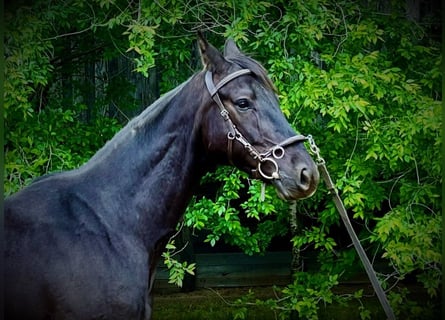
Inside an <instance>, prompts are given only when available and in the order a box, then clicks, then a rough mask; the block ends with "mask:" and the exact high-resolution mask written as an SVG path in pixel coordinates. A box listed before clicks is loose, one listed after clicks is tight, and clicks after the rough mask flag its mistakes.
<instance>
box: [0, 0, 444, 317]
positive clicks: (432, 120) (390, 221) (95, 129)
mask: <svg viewBox="0 0 445 320" xmlns="http://www.w3.org/2000/svg"><path fill="white" fill-rule="evenodd" d="M380 5H381V2H379V1H368V2H366V4H363V3H362V2H356V1H352V2H351V1H337V2H332V1H327V0H310V1H273V2H272V1H260V2H254V1H251V0H240V1H237V2H232V1H210V2H209V1H195V2H190V1H182V0H174V1H170V0H162V1H139V2H131V3H128V2H127V1H120V0H96V1H92V2H89V3H86V2H84V1H81V0H71V1H68V2H66V1H65V2H59V1H53V2H51V4H48V3H47V2H45V1H36V2H35V3H34V4H33V5H32V6H28V7H22V8H18V9H16V10H15V11H14V12H7V13H6V15H5V26H6V27H7V29H6V32H5V67H6V68H5V97H4V98H5V99H4V101H5V103H4V109H5V128H6V135H5V138H6V139H5V140H6V143H5V171H6V172H5V178H6V181H5V190H6V193H7V194H9V193H12V192H13V191H15V190H17V189H19V188H21V187H23V186H24V185H26V184H27V183H29V182H30V181H31V180H32V179H33V178H34V177H37V176H39V175H42V174H44V173H47V172H51V171H59V170H65V169H71V168H75V167H77V166H79V165H80V164H81V163H83V162H84V161H86V160H87V159H88V158H89V157H90V156H91V155H92V154H93V153H94V152H95V151H96V150H97V149H98V148H99V147H100V146H101V145H102V144H103V143H104V142H105V141H106V140H107V139H109V138H110V137H111V136H112V135H113V133H114V132H116V131H117V130H118V129H119V128H120V127H121V126H122V125H123V122H124V121H126V119H122V117H120V116H119V117H117V116H116V115H115V113H113V112H110V110H111V109H110V108H111V107H110V105H112V104H113V103H117V104H118V106H120V105H127V106H128V110H129V112H132V111H133V112H134V111H136V109H137V108H138V106H137V103H136V101H135V99H134V97H133V96H132V95H131V94H130V93H131V92H132V91H134V87H133V86H132V85H129V84H128V83H124V82H122V80H123V78H124V77H123V76H122V77H121V78H119V79H117V78H115V82H111V81H110V82H109V83H107V85H106V86H104V88H103V89H101V92H102V93H101V94H102V96H101V98H100V99H99V98H98V99H96V102H95V104H93V105H91V104H88V103H87V102H86V100H87V98H86V96H87V91H88V90H87V88H86V87H85V84H82V83H81V82H82V81H81V80H77V82H76V81H74V80H73V83H72V84H71V87H72V90H71V91H70V92H71V93H70V92H67V90H66V84H65V82H64V81H65V80H66V79H65V75H67V74H70V75H77V74H81V73H82V72H84V71H82V70H83V69H82V68H83V66H84V65H85V64H87V63H91V62H94V61H99V60H100V61H105V62H108V61H111V60H112V59H114V58H116V57H121V58H125V59H131V60H132V61H133V63H134V70H135V71H136V72H139V73H141V74H143V75H144V76H145V77H149V75H151V74H152V73H150V72H149V71H150V68H156V69H155V71H156V72H155V73H156V74H158V75H159V79H160V83H159V90H160V92H165V91H167V90H168V89H171V88H172V87H174V86H176V85H178V84H179V83H180V82H182V81H184V80H185V79H187V78H188V77H189V76H190V75H191V74H192V73H193V72H194V71H196V70H198V69H200V68H201V66H200V63H199V59H197V57H196V54H195V53H194V47H193V43H194V42H195V38H196V36H195V31H196V30H198V29H201V30H205V31H206V33H207V36H208V38H209V40H210V41H211V42H212V43H220V44H222V41H223V37H226V36H230V37H233V38H234V39H235V40H236V41H237V42H238V44H239V45H240V46H241V48H242V49H243V50H244V51H246V52H251V53H253V56H254V57H255V58H256V59H257V60H259V61H261V62H263V64H264V65H265V67H266V69H267V70H269V72H270V76H271V78H272V79H273V81H274V83H275V84H276V86H277V89H278V92H279V97H280V103H281V108H282V110H283V112H284V114H285V115H286V116H287V118H288V120H289V122H290V123H291V124H292V125H293V126H294V127H295V128H296V129H297V130H298V131H301V132H302V133H304V134H309V133H310V134H312V136H314V138H315V140H316V142H317V144H318V146H319V147H320V150H321V153H322V156H323V157H324V158H325V159H326V162H327V165H328V169H329V171H330V173H331V175H332V177H333V180H334V181H335V182H336V186H337V188H338V190H339V192H340V194H341V197H342V198H343V200H344V203H345V205H346V207H347V209H348V211H349V213H350V215H351V217H353V218H354V219H355V221H356V222H358V223H357V229H358V230H357V231H359V236H360V238H361V239H362V241H363V244H364V246H365V247H366V248H369V249H370V251H369V252H372V253H373V254H374V253H375V254H376V259H377V260H378V261H383V262H384V263H385V264H386V265H387V266H388V268H389V269H390V270H391V271H390V272H388V274H385V275H384V278H385V280H384V285H385V287H386V288H387V289H388V290H389V291H390V300H391V304H392V306H393V307H394V308H395V309H396V313H397V314H399V315H407V314H408V315H409V314H410V313H411V314H413V315H414V314H427V311H428V310H433V309H434V308H437V305H434V303H435V300H434V299H435V297H436V296H437V295H438V294H439V292H438V290H439V285H440V282H441V280H442V274H441V266H440V242H441V239H440V237H441V223H440V219H441V217H440V209H441V199H440V186H441V183H442V181H441V176H442V167H441V164H442V162H443V160H442V155H441V154H440V150H441V145H442V143H443V142H442V137H441V134H440V128H441V119H442V117H441V112H442V110H441V105H440V100H441V98H442V92H441V87H440V83H441V80H442V79H441V77H442V73H441V70H440V60H441V54H440V50H439V47H438V44H437V43H435V42H434V38H432V37H429V35H428V34H427V32H426V30H425V29H424V26H425V24H416V23H413V22H412V21H410V20H408V19H406V17H405V8H404V7H403V6H402V5H398V4H397V3H396V2H391V10H390V13H388V12H386V13H385V14H381V12H379V10H380ZM73 17H75V18H73ZM67 47H69V48H72V51H71V52H70V53H71V55H67V52H66V48H67ZM72 78H75V77H74V76H73V77H72ZM99 91H100V90H99ZM73 97H75V98H73ZM120 113H122V112H120ZM108 115H112V116H114V118H113V117H109V116H108ZM202 183H203V184H204V185H206V186H216V187H217V189H218V190H217V192H216V193H215V194H205V195H199V196H197V197H195V198H194V199H193V201H192V203H191V204H190V206H189V207H188V209H187V212H186V214H185V217H184V223H185V224H186V225H187V226H188V227H191V228H193V229H195V230H202V231H205V232H206V234H207V238H206V241H207V242H208V243H210V244H211V245H212V246H214V245H216V243H217V242H218V241H225V242H227V243H229V244H231V245H235V246H238V247H239V248H241V249H242V250H243V251H244V252H246V253H248V254H256V253H261V252H264V250H267V248H268V246H269V245H270V242H271V240H272V239H273V238H274V237H276V236H282V235H284V234H286V233H287V232H288V231H289V229H288V212H289V207H288V204H287V203H285V202H283V201H281V200H279V199H277V197H276V196H275V193H274V191H273V190H272V188H271V187H267V188H266V190H265V194H264V195H265V200H264V201H261V198H262V188H261V184H260V183H259V182H257V181H252V180H250V179H248V177H247V176H246V175H245V174H244V173H241V172H239V171H238V170H234V169H231V168H220V169H218V170H217V171H216V172H214V173H211V174H209V175H207V176H206V177H205V178H204V179H203V182H202ZM297 212H298V214H299V215H300V216H302V217H303V218H304V221H305V225H304V228H303V229H302V231H301V233H300V234H298V235H296V236H294V237H293V238H292V244H293V245H295V246H296V247H297V248H299V249H300V250H301V251H302V252H304V251H305V250H312V251H315V252H316V253H317V256H318V257H317V261H318V265H319V270H312V273H311V274H306V273H303V274H298V276H297V277H296V280H295V281H294V283H292V284H290V285H289V286H288V287H287V288H285V289H283V291H282V292H281V293H282V298H280V299H279V300H277V301H260V300H258V301H255V303H258V304H262V303H264V304H265V305H267V306H269V307H270V308H273V309H275V310H276V311H277V312H278V313H280V315H279V317H282V318H283V317H286V316H287V315H289V312H291V310H294V312H297V313H298V314H299V315H300V316H301V317H307V318H316V316H317V310H318V309H317V308H319V304H320V303H321V302H324V303H331V301H334V300H336V299H337V300H341V299H340V297H339V296H338V295H336V294H333V293H332V290H331V289H332V288H334V287H335V286H336V284H337V283H338V282H339V281H341V280H342V276H343V275H344V274H347V273H350V272H353V271H356V270H357V265H358V260H357V257H356V256H355V253H354V251H353V250H351V249H349V248H345V247H344V244H342V241H341V239H339V238H340V236H339V235H338V230H339V226H341V224H340V220H339V217H338V214H337V212H336V210H335V207H334V206H333V204H332V203H331V201H330V198H329V195H328V194H327V192H326V190H325V187H324V186H323V184H321V186H320V188H319V191H318V192H317V193H316V194H315V195H314V196H313V197H312V198H311V199H307V200H304V201H301V202H298V203H297ZM176 250H177V249H176V248H174V244H170V245H169V247H168V248H167V251H166V254H165V255H164V259H165V261H166V264H167V266H168V267H169V269H170V271H171V280H172V282H174V283H177V284H179V283H180V282H181V279H182V276H183V275H184V274H185V272H189V271H190V272H191V271H192V270H193V268H191V269H188V268H189V267H190V266H188V267H187V266H186V265H183V264H182V263H181V262H177V261H176V260H175V259H174V258H172V257H173V256H174V252H176ZM382 272H383V271H382ZM326 274H329V275H330V276H326ZM411 274H415V275H416V278H417V281H418V283H420V284H421V285H422V286H423V287H424V288H425V290H426V292H427V293H428V295H429V296H430V298H431V301H428V302H427V303H425V304H423V305H420V304H416V303H414V302H413V301H411V298H410V294H409V292H407V291H406V289H405V290H400V289H399V288H398V287H397V286H395V284H397V282H399V281H401V280H402V279H404V278H406V277H409V276H410V275H411ZM358 295H359V294H358ZM248 298H249V297H246V299H248ZM353 298H355V299H359V297H358V296H357V297H353ZM240 310H241V311H240V313H239V315H238V314H237V315H236V317H238V318H242V317H243V309H240ZM360 312H361V317H362V319H369V318H370V314H369V312H368V311H367V310H366V309H360Z"/></svg>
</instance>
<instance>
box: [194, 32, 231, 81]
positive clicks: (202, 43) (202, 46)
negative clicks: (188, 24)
mask: <svg viewBox="0 0 445 320" xmlns="http://www.w3.org/2000/svg"><path fill="white" fill-rule="evenodd" d="M198 45H199V52H200V54H201V61H202V64H203V65H204V69H207V70H210V71H212V72H217V71H222V66H223V65H224V63H226V60H225V59H224V57H223V55H222V54H221V53H220V52H219V51H218V49H216V48H215V47H214V46H212V45H211V44H210V43H208V42H207V39H206V38H205V37H204V35H203V34H202V33H201V32H198Z"/></svg>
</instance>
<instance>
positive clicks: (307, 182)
mask: <svg viewBox="0 0 445 320" xmlns="http://www.w3.org/2000/svg"><path fill="white" fill-rule="evenodd" d="M311 177H312V174H311V170H310V169H308V168H302V169H301V170H300V173H299V181H298V182H299V183H298V186H299V187H300V188H301V189H302V190H303V191H307V190H309V188H310V187H311Z"/></svg>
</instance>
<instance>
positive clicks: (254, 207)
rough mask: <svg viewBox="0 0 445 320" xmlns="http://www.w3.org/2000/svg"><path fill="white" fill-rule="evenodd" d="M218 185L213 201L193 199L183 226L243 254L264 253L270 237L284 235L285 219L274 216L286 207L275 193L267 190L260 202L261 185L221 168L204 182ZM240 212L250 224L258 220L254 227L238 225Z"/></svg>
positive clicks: (226, 168) (228, 169) (244, 176)
mask: <svg viewBox="0 0 445 320" xmlns="http://www.w3.org/2000/svg"><path fill="white" fill-rule="evenodd" d="M206 181H212V182H213V183H214V182H217V183H220V184H221V188H220V189H219V191H218V193H217V194H216V195H215V197H214V199H209V198H207V197H205V196H204V197H202V198H200V199H196V200H195V202H193V203H192V204H191V205H189V207H188V208H187V211H186V213H185V217H184V219H185V224H186V226H188V227H192V228H194V229H196V230H202V229H204V228H205V230H207V231H208V232H209V234H208V235H207V238H206V240H205V242H208V243H210V245H212V246H214V245H215V244H216V242H217V241H218V240H220V239H224V241H225V242H227V243H229V244H231V245H235V246H237V247H239V248H241V249H242V250H243V251H244V252H245V253H246V254H254V253H261V252H264V251H265V250H266V249H267V247H268V245H269V244H270V242H271V240H272V238H273V237H274V236H277V235H282V234H283V232H286V222H287V221H286V220H285V219H283V217H281V216H279V215H278V216H277V215H276V213H277V212H279V211H282V209H283V206H284V205H285V204H284V203H283V202H282V201H280V200H279V199H278V198H277V197H275V196H274V195H273V194H274V191H273V190H271V189H269V188H268V189H267V190H266V191H265V194H264V198H265V199H264V201H263V200H262V199H261V197H262V195H261V192H262V191H261V185H260V184H261V183H260V182H259V181H255V180H249V179H247V175H246V174H245V173H243V172H240V171H238V170H234V169H233V168H229V167H221V168H219V169H217V170H216V172H214V173H210V174H208V175H207V176H206V177H205V178H204V179H203V183H206ZM242 192H246V193H247V195H248V198H247V199H246V200H245V201H243V202H241V203H240V204H239V205H238V207H235V205H234V203H235V202H239V198H240V194H241V193H242ZM241 211H244V213H245V215H246V217H247V218H249V219H251V221H253V220H254V221H260V222H258V223H257V225H256V226H255V227H249V226H245V225H243V224H242V223H241V219H240V217H241V214H242V213H241Z"/></svg>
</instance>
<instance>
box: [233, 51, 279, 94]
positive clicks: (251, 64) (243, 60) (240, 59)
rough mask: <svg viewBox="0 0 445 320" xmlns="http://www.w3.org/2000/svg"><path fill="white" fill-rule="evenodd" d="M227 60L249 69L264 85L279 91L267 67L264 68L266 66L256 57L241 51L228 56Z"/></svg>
mask: <svg viewBox="0 0 445 320" xmlns="http://www.w3.org/2000/svg"><path fill="white" fill-rule="evenodd" d="M226 60H227V61H229V62H231V63H234V64H236V65H238V66H240V67H241V68H242V69H249V70H250V71H252V72H253V74H254V75H255V77H256V78H257V79H258V80H259V81H260V82H261V84H262V85H263V86H265V87H266V88H267V89H270V90H272V91H273V92H277V89H276V87H275V85H274V84H273V82H272V80H270V78H269V76H268V75H267V71H266V69H264V67H263V66H262V65H261V64H260V63H259V62H258V61H256V60H255V59H252V58H251V57H248V56H246V55H244V54H242V53H241V54H237V55H230V56H229V57H226Z"/></svg>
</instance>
